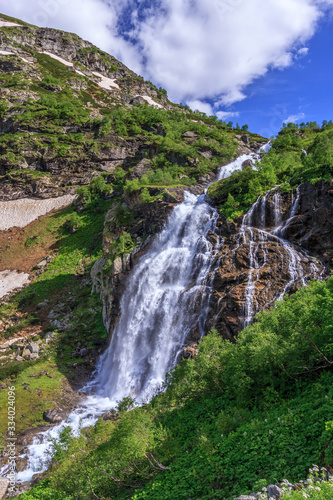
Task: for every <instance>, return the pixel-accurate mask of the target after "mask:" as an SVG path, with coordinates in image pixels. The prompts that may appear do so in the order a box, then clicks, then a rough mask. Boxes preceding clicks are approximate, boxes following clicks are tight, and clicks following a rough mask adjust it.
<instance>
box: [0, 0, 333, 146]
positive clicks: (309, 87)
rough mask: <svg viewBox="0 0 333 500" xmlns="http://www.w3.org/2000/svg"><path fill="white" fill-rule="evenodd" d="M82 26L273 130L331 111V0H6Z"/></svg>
mask: <svg viewBox="0 0 333 500" xmlns="http://www.w3.org/2000/svg"><path fill="white" fill-rule="evenodd" d="M0 12H3V13H4V14H8V15H12V16H15V17H18V18H21V19H24V20H26V21H28V22H31V23H33V24H37V25H39V26H49V27H54V28H59V29H63V30H67V31H71V32H74V33H77V34H78V35H80V36H81V37H83V38H85V39H87V40H89V41H91V42H93V43H95V44H96V45H97V46H99V47H100V48H102V49H103V50H105V51H107V52H109V53H111V54H113V55H114V56H115V57H117V58H119V59H120V60H122V61H123V62H124V63H125V64H126V65H127V66H128V67H130V68H131V69H133V70H134V71H136V72H137V73H138V74H141V75H142V76H144V77H145V78H146V79H149V80H151V81H153V82H154V83H155V84H157V85H158V86H162V87H164V88H166V89H167V91H168V94H169V97H170V99H171V100H173V101H175V102H183V103H187V104H189V105H190V106H191V107H192V108H194V109H196V108H197V109H200V110H202V111H205V112H206V113H207V114H213V113H214V114H217V116H219V117H220V118H222V119H225V120H226V121H229V120H231V121H233V122H234V123H236V122H238V123H239V124H240V125H243V124H245V123H247V124H249V126H250V130H251V131H254V132H259V133H261V134H263V135H265V136H267V137H270V136H272V135H275V134H276V133H277V132H278V130H279V129H280V127H281V125H282V123H283V121H285V120H287V119H289V120H298V121H305V122H306V121H318V122H319V123H321V122H322V120H324V119H327V120H329V119H333V109H332V104H331V101H330V91H331V87H332V84H331V80H332V77H333V74H332V73H333V68H332V65H333V62H332V59H331V57H330V50H331V47H332V45H333V43H332V42H333V20H332V14H333V0H209V1H208V0H154V1H153V0H113V1H111V0H29V2H27V1H26V0H15V1H14V2H11V3H9V2H8V0H0Z"/></svg>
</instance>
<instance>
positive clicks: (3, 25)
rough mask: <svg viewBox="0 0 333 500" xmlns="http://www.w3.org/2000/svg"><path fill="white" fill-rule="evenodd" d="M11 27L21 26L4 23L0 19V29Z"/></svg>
mask: <svg viewBox="0 0 333 500" xmlns="http://www.w3.org/2000/svg"><path fill="white" fill-rule="evenodd" d="M12 26H22V24H17V23H11V22H10V21H4V20H3V19H0V28H10V27H12Z"/></svg>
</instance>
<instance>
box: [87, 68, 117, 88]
mask: <svg viewBox="0 0 333 500" xmlns="http://www.w3.org/2000/svg"><path fill="white" fill-rule="evenodd" d="M92 73H93V75H95V76H98V77H99V78H101V81H100V82H99V83H98V85H99V86H100V87H102V88H103V89H106V90H112V88H115V89H119V88H120V87H119V85H117V84H116V83H115V81H116V80H115V79H112V78H107V77H106V76H103V75H101V74H100V73H97V72H96V71H93V72H92Z"/></svg>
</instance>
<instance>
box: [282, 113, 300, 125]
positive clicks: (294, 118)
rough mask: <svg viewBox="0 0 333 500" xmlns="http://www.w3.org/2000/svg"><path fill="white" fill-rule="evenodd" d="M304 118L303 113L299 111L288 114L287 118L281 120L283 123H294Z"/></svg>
mask: <svg viewBox="0 0 333 500" xmlns="http://www.w3.org/2000/svg"><path fill="white" fill-rule="evenodd" d="M304 118H305V114H304V113H299V114H298V115H290V116H288V118H286V119H285V120H283V123H296V122H299V121H300V120H303V119H304Z"/></svg>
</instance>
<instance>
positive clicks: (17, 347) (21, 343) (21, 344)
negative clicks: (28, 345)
mask: <svg viewBox="0 0 333 500" xmlns="http://www.w3.org/2000/svg"><path fill="white" fill-rule="evenodd" d="M11 347H12V349H23V348H24V347H25V344H24V343H23V342H16V344H13V345H12V346H11Z"/></svg>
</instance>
